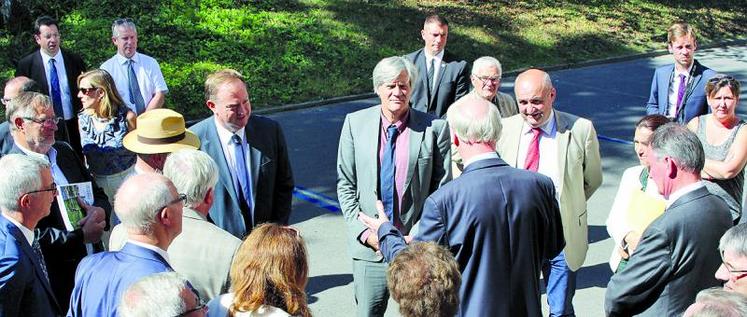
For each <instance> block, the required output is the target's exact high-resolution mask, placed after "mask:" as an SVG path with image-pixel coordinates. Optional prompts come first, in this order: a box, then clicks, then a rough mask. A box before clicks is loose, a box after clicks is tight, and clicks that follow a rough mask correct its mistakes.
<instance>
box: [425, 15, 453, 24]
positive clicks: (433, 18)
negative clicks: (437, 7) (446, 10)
mask: <svg viewBox="0 0 747 317" xmlns="http://www.w3.org/2000/svg"><path fill="white" fill-rule="evenodd" d="M429 23H438V24H440V25H445V26H449V21H447V20H446V18H444V17H442V16H440V15H438V14H436V13H434V14H431V15H429V16H427V17H425V21H424V22H423V25H426V24H429Z"/></svg>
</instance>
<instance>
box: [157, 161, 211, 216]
mask: <svg viewBox="0 0 747 317" xmlns="http://www.w3.org/2000/svg"><path fill="white" fill-rule="evenodd" d="M163 175H164V176H166V177H168V178H169V179H170V180H171V182H173V183H174V186H175V187H176V191H177V192H180V193H182V194H185V195H187V200H186V201H185V202H184V205H185V206H187V207H194V206H196V205H197V204H199V203H200V202H201V201H202V200H203V199H205V195H206V194H207V192H208V190H210V189H211V188H214V187H215V184H216V183H217V182H218V167H217V165H216V164H215V161H213V159H212V158H211V157H210V155H208V154H207V153H205V152H202V151H198V150H193V149H184V150H179V151H176V152H174V153H171V155H169V157H168V158H167V159H166V163H165V164H164V165H163Z"/></svg>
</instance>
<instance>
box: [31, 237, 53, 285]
mask: <svg viewBox="0 0 747 317" xmlns="http://www.w3.org/2000/svg"><path fill="white" fill-rule="evenodd" d="M31 248H32V249H34V253H36V257H37V259H38V260H39V266H41V269H42V272H44V276H45V277H46V278H47V282H49V273H47V263H46V261H44V254H42V250H41V245H39V239H36V238H34V243H32V244H31Z"/></svg>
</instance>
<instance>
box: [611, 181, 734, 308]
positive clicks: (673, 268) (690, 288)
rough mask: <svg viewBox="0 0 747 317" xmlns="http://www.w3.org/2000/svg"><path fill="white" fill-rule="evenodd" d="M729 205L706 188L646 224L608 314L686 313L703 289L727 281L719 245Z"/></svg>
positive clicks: (617, 278)
mask: <svg viewBox="0 0 747 317" xmlns="http://www.w3.org/2000/svg"><path fill="white" fill-rule="evenodd" d="M731 226H732V221H731V214H730V213H729V207H728V206H727V205H726V203H724V201H723V200H722V199H720V198H718V196H715V195H713V194H711V193H709V192H708V190H707V189H706V188H705V187H702V188H699V189H697V190H695V191H692V192H690V193H687V194H685V195H684V196H682V197H680V198H679V199H677V200H676V201H675V202H674V203H672V205H671V206H670V207H669V208H667V210H666V211H665V212H664V214H662V215H661V216H660V217H659V218H657V219H656V220H654V222H652V223H651V225H649V227H648V228H646V231H644V232H643V235H642V236H641V241H640V242H639V244H638V247H637V248H636V249H635V251H634V252H633V254H632V255H631V257H630V262H628V265H627V266H626V267H625V269H624V270H622V271H620V272H618V273H617V274H615V275H613V276H612V279H611V280H610V283H609V285H607V292H606V294H605V305H604V306H605V311H606V312H607V315H608V316H631V315H636V314H640V316H657V317H659V316H680V315H681V314H682V313H683V312H684V311H685V310H686V309H687V307H688V306H689V305H690V304H692V303H693V302H694V301H695V295H696V294H697V293H698V292H699V291H700V290H703V289H706V288H709V287H712V286H719V285H721V284H720V282H719V281H717V280H716V279H715V277H714V276H713V272H716V270H717V269H718V267H719V266H720V265H721V258H720V255H719V252H718V244H719V239H721V236H722V235H723V234H724V233H725V232H726V230H728V229H729V228H730V227H731Z"/></svg>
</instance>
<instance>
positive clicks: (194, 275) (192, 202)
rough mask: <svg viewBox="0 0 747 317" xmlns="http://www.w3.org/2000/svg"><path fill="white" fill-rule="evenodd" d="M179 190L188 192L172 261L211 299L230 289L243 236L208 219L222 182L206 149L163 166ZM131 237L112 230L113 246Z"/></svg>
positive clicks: (183, 154) (122, 230)
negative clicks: (235, 260)
mask: <svg viewBox="0 0 747 317" xmlns="http://www.w3.org/2000/svg"><path fill="white" fill-rule="evenodd" d="M163 175H164V176H166V177H167V178H168V179H170V180H171V181H172V182H173V183H174V186H175V187H176V191H177V192H180V193H183V194H185V195H186V196H187V198H186V200H185V201H184V209H183V211H182V233H181V234H179V235H178V236H177V237H176V238H175V239H174V241H173V242H171V245H169V249H168V251H167V252H168V254H169V264H171V266H172V267H173V268H174V270H175V271H177V272H179V273H180V274H183V275H184V276H185V277H186V278H187V279H188V280H189V281H190V282H191V283H192V286H194V288H195V290H197V292H198V293H199V295H200V298H202V299H204V300H206V301H208V300H210V299H212V298H213V297H216V296H218V295H220V294H223V293H225V292H228V287H229V285H230V281H229V278H228V272H229V270H230V268H231V261H232V260H233V255H234V254H235V253H236V249H238V248H239V244H241V240H239V239H238V238H236V237H234V236H232V235H231V234H230V233H228V232H226V231H224V230H223V229H221V228H218V227H217V226H215V225H214V224H212V223H210V222H208V221H207V215H208V212H209V211H210V206H212V205H213V197H214V194H213V191H214V188H215V184H216V183H218V166H217V165H216V164H215V161H213V159H212V158H210V156H209V155H207V153H205V152H201V151H198V150H192V149H184V150H179V151H177V152H174V153H171V155H169V157H168V159H167V160H166V164H165V165H164V168H163ZM126 240H127V232H126V229H125V228H124V227H123V226H122V225H118V226H116V227H115V228H114V230H113V231H112V236H111V240H110V243H109V246H110V250H119V249H121V248H122V246H123V245H124V243H125V242H126Z"/></svg>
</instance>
